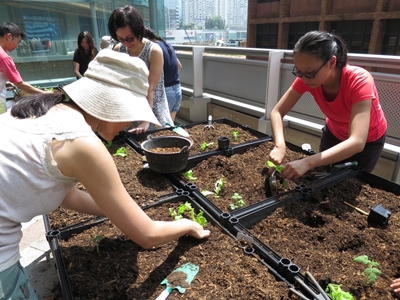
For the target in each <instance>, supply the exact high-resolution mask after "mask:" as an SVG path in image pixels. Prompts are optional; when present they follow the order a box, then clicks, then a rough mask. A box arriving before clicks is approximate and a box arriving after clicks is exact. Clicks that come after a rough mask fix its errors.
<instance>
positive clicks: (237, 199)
mask: <svg viewBox="0 0 400 300" xmlns="http://www.w3.org/2000/svg"><path fill="white" fill-rule="evenodd" d="M232 199H234V200H235V203H231V204H229V207H230V209H231V210H235V209H237V208H239V207H244V206H246V202H244V200H243V198H242V196H240V195H239V194H238V193H234V194H233V196H232Z"/></svg>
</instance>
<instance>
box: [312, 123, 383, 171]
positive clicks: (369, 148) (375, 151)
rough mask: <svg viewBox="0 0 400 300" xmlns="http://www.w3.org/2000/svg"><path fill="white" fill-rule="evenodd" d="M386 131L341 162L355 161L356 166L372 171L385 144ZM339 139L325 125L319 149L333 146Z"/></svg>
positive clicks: (322, 149)
mask: <svg viewBox="0 0 400 300" xmlns="http://www.w3.org/2000/svg"><path fill="white" fill-rule="evenodd" d="M385 139H386V133H385V134H384V135H382V136H381V137H380V138H379V139H378V140H376V141H374V142H369V143H366V144H365V147H364V149H363V151H361V152H360V153H357V154H355V155H353V156H352V157H349V158H347V159H345V160H343V161H341V162H338V163H342V162H348V161H357V162H358V167H359V168H360V169H362V170H364V171H367V172H372V170H373V169H374V168H375V165H376V163H377V162H378V159H379V157H380V156H381V153H382V150H383V146H384V145H385ZM340 142H341V140H339V139H338V138H336V137H335V136H334V135H333V134H332V132H331V131H330V130H329V129H328V127H327V126H326V125H325V127H324V128H322V137H321V143H320V145H319V151H320V152H322V151H324V150H326V149H329V148H332V147H333V146H335V145H337V144H339V143H340Z"/></svg>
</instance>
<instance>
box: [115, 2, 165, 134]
mask: <svg viewBox="0 0 400 300" xmlns="http://www.w3.org/2000/svg"><path fill="white" fill-rule="evenodd" d="M108 29H109V31H110V35H111V37H112V38H113V39H114V40H115V41H118V42H119V43H118V44H117V45H116V46H115V47H114V50H115V51H119V52H123V53H127V54H129V55H130V56H133V57H139V58H141V59H142V60H143V61H144V62H145V63H146V65H147V67H148V69H149V71H150V74H149V85H150V87H149V92H148V94H147V101H148V102H149V105H150V107H151V108H152V110H153V113H154V114H155V116H156V117H157V120H158V121H159V122H160V124H161V126H162V127H165V126H166V125H167V123H169V124H173V121H172V119H171V116H170V113H169V108H168V102H167V97H166V94H165V88H164V74H163V66H164V59H163V52H162V50H161V48H160V46H158V45H157V44H156V43H153V42H152V41H150V40H148V39H146V38H144V32H145V27H144V23H143V19H142V17H141V16H140V14H139V12H138V11H137V10H136V9H135V8H134V7H132V6H128V5H127V6H124V7H119V8H117V9H115V10H114V11H113V12H112V13H111V15H110V18H109V20H108ZM149 126H150V127H149ZM131 127H133V128H132V129H131V130H129V131H130V132H136V133H137V134H141V133H143V132H145V131H146V130H153V129H156V127H155V126H154V125H152V124H151V125H150V124H149V123H148V122H142V123H140V124H137V123H136V124H135V123H133V124H132V126H131Z"/></svg>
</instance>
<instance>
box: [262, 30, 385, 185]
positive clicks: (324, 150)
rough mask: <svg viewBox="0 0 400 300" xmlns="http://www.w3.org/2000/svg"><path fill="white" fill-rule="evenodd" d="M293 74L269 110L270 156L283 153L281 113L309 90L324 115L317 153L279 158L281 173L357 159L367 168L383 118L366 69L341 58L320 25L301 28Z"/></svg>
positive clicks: (376, 151)
mask: <svg viewBox="0 0 400 300" xmlns="http://www.w3.org/2000/svg"><path fill="white" fill-rule="evenodd" d="M293 55H294V68H293V71H292V73H293V74H294V75H295V76H296V77H297V78H296V79H295V81H294V82H293V84H292V86H291V87H290V88H289V89H288V90H287V91H286V93H285V94H284V95H283V96H282V98H281V99H280V100H279V102H278V103H277V104H276V106H275V107H274V109H273V110H272V112H271V127H272V135H273V137H274V142H275V147H274V149H273V150H272V151H271V153H270V159H271V160H272V161H273V162H274V163H275V164H281V163H282V161H283V159H284V157H285V151H286V146H285V139H284V135H283V124H282V119H283V117H284V116H285V115H286V114H287V113H288V112H289V111H290V110H291V109H292V108H293V107H294V105H295V104H296V103H297V101H299V99H300V97H301V96H302V95H303V94H304V93H306V92H309V93H310V94H311V95H312V96H313V97H314V100H315V102H316V103H317V104H318V106H319V108H320V109H321V111H322V112H323V113H324V114H325V116H326V124H325V127H324V128H323V129H322V137H321V142H320V148H319V153H317V154H315V155H311V156H308V157H306V158H303V159H300V160H296V161H292V162H289V163H287V164H285V166H284V168H283V170H282V176H283V177H284V178H287V179H296V178H298V177H300V176H302V175H303V174H304V173H306V172H307V171H308V170H310V169H313V168H315V167H318V166H324V165H329V164H333V163H337V162H343V161H357V162H358V166H359V168H361V169H364V170H365V171H368V172H371V171H372V170H373V169H374V167H375V165H376V163H377V161H378V159H379V157H380V155H381V153H382V149H383V146H384V143H385V137H386V129H387V122H386V119H385V116H384V113H383V111H382V108H381V105H380V103H379V96H378V92H377V89H376V86H375V83H374V79H373V78H372V76H371V74H370V73H369V72H368V71H366V70H365V69H363V68H360V67H356V66H351V65H348V64H347V49H346V45H345V43H344V42H343V40H342V39H341V38H340V37H339V36H337V35H335V34H331V33H328V32H324V31H311V32H308V33H306V34H305V35H304V36H303V37H301V38H300V39H299V41H298V42H297V43H296V45H295V47H294V50H293Z"/></svg>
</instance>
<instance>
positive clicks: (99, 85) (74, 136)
mask: <svg viewBox="0 0 400 300" xmlns="http://www.w3.org/2000/svg"><path fill="white" fill-rule="evenodd" d="M147 90H148V69H147V67H146V65H145V63H144V62H143V61H142V60H141V59H139V58H135V57H129V56H127V55H126V54H122V53H118V52H115V51H112V50H110V49H104V50H102V51H101V52H100V53H99V54H98V55H97V56H96V58H95V59H94V60H93V61H92V62H91V63H90V64H89V68H88V70H87V71H86V73H85V77H83V78H82V79H80V80H77V81H75V82H73V83H71V84H70V85H67V86H64V91H65V93H48V94H35V95H31V96H28V97H26V98H22V99H21V100H20V101H18V103H16V104H15V105H14V106H13V107H12V108H11V110H10V111H9V112H7V113H5V114H3V115H1V116H0V132H2V143H1V145H0V179H1V182H2V186H3V187H6V188H2V189H0V228H1V230H0V295H1V297H4V298H2V299H37V297H36V295H35V291H34V290H33V288H32V287H31V285H30V283H29V279H28V277H27V275H26V273H25V271H24V269H23V268H22V266H21V264H20V263H19V259H20V254H19V243H20V240H21V237H22V232H21V223H22V222H27V221H29V220H31V219H32V218H33V217H35V216H37V215H42V214H47V213H49V212H51V211H52V210H55V209H57V208H58V207H59V206H62V207H64V208H66V209H72V210H76V211H78V212H81V213H87V214H92V215H98V216H106V217H108V218H109V219H110V220H111V221H112V222H113V223H114V224H115V225H116V226H117V227H118V228H119V229H121V231H122V232H124V233H125V234H126V235H127V236H128V237H129V238H130V239H132V241H134V242H135V243H137V244H138V245H140V246H142V247H143V248H151V247H154V246H157V245H161V244H164V243H167V242H170V241H172V240H175V239H177V238H179V237H181V236H183V235H186V234H188V235H191V236H193V237H195V238H199V239H201V238H205V237H208V236H209V234H210V232H209V231H208V230H203V227H202V226H200V225H199V224H198V223H196V222H193V221H190V220H187V219H184V220H180V221H173V222H161V221H153V220H151V219H150V218H149V217H148V216H147V215H146V214H145V213H144V211H143V210H142V209H141V208H140V207H139V206H138V205H137V204H136V202H135V201H134V200H132V198H131V197H130V195H129V194H128V192H127V191H126V190H125V188H124V186H123V184H122V182H121V179H120V177H119V174H118V171H117V168H116V166H115V164H114V161H113V159H112V156H111V155H110V153H109V152H108V150H107V148H106V147H105V146H104V144H103V143H102V141H101V140H100V139H99V138H98V137H97V136H96V134H95V132H98V133H99V134H100V135H101V136H102V137H103V138H104V139H105V140H112V139H113V138H114V137H115V136H116V135H117V134H118V133H119V132H120V131H121V130H123V129H124V128H125V127H127V126H129V125H130V123H131V122H132V121H146V122H150V123H154V124H159V122H158V121H157V119H156V118H155V116H154V114H153V113H152V111H151V109H150V107H149V105H148V102H147V100H146V96H147ZM78 181H79V182H81V183H82V184H83V185H84V186H85V188H86V189H87V191H89V193H87V192H84V191H81V190H79V189H77V188H76V187H75V186H76V183H77V182H78Z"/></svg>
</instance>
